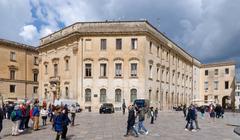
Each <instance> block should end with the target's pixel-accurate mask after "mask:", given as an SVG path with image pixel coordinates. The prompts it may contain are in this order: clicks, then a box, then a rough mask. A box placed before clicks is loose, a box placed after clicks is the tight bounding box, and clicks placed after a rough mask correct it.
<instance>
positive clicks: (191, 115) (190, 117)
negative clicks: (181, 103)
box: [185, 105, 196, 131]
mask: <svg viewBox="0 0 240 140" xmlns="http://www.w3.org/2000/svg"><path fill="white" fill-rule="evenodd" d="M195 114H196V113H195V109H194V106H193V105H190V106H189V108H188V113H187V116H186V121H187V124H186V126H185V130H190V131H196V130H195V129H193V121H195V117H196V116H195ZM189 125H190V128H189Z"/></svg>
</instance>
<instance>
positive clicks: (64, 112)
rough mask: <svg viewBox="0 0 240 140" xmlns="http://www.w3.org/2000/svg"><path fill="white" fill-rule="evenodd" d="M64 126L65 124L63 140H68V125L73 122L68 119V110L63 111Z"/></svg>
mask: <svg viewBox="0 0 240 140" xmlns="http://www.w3.org/2000/svg"><path fill="white" fill-rule="evenodd" d="M62 121H63V122H62V124H63V131H62V136H61V140H66V138H67V137H66V136H67V131H68V125H69V123H70V122H71V121H70V119H69V118H68V113H67V110H66V108H65V109H63V111H62Z"/></svg>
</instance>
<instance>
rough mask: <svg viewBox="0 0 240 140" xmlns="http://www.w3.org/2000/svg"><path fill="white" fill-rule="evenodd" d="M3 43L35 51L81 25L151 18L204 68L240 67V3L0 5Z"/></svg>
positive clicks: (118, 0)
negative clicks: (56, 33) (228, 63)
mask: <svg viewBox="0 0 240 140" xmlns="http://www.w3.org/2000/svg"><path fill="white" fill-rule="evenodd" d="M0 19H1V21H0V38H4V39H9V40H13V41H17V42H22V43H26V44H29V45H34V46H37V45H38V42H39V38H41V37H43V36H46V35H48V34H49V33H52V32H54V31H57V30H59V29H61V28H63V27H65V26H68V25H70V24H73V23H74V22H77V21H99V20H138V19H147V20H148V21H149V22H150V23H151V24H153V25H154V26H155V27H157V28H158V29H159V30H160V31H161V32H164V33H165V34H166V35H167V36H168V37H169V38H171V39H172V40H173V41H174V42H176V43H177V44H179V46H181V47H182V48H183V49H185V50H186V51H187V52H189V53H190V54H192V55H193V56H194V57H196V58H198V59H199V60H200V61H201V62H202V63H211V62H218V61H227V60H235V61H236V62H237V63H238V66H239V64H240V55H239V54H240V0H231V1H230V0H41V2H40V0H39V1H38V0H0Z"/></svg>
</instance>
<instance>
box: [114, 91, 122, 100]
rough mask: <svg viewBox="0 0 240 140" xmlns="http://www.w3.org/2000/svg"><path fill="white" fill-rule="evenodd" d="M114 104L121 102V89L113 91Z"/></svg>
mask: <svg viewBox="0 0 240 140" xmlns="http://www.w3.org/2000/svg"><path fill="white" fill-rule="evenodd" d="M115 102H121V89H116V90H115Z"/></svg>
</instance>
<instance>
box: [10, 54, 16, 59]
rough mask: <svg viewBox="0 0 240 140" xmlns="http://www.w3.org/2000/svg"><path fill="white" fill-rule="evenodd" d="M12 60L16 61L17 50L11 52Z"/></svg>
mask: <svg viewBox="0 0 240 140" xmlns="http://www.w3.org/2000/svg"><path fill="white" fill-rule="evenodd" d="M10 60H11V61H16V53H15V52H10Z"/></svg>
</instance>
